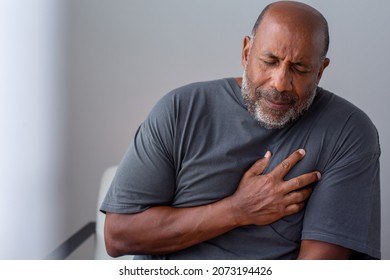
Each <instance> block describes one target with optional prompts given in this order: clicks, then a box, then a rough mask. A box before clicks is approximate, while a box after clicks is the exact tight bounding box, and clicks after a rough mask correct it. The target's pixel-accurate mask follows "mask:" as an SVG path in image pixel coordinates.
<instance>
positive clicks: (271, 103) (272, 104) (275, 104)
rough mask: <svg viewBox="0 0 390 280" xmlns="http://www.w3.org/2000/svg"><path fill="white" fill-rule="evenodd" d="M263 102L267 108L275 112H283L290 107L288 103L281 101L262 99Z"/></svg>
mask: <svg viewBox="0 0 390 280" xmlns="http://www.w3.org/2000/svg"><path fill="white" fill-rule="evenodd" d="M264 101H265V105H266V106H267V107H269V108H270V109H273V110H276V111H285V110H287V109H288V108H290V106H291V103H290V102H285V101H281V100H272V99H264Z"/></svg>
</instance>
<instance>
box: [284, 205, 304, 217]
mask: <svg viewBox="0 0 390 280" xmlns="http://www.w3.org/2000/svg"><path fill="white" fill-rule="evenodd" d="M304 207H305V202H300V203H294V204H290V205H288V206H287V207H286V210H285V214H286V215H292V214H295V213H298V212H299V211H301V210H302V209H303V208H304Z"/></svg>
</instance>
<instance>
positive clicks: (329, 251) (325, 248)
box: [298, 240, 352, 260]
mask: <svg viewBox="0 0 390 280" xmlns="http://www.w3.org/2000/svg"><path fill="white" fill-rule="evenodd" d="M351 253H352V251H351V250H350V249H348V248H345V247H342V246H339V245H336V244H332V243H327V242H322V241H317V240H302V243H301V248H300V251H299V255H298V259H300V260H346V259H349V257H350V256H351Z"/></svg>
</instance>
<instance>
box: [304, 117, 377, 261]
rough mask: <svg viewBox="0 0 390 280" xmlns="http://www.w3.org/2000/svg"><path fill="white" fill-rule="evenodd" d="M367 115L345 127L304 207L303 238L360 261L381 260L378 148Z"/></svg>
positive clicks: (375, 135)
mask: <svg viewBox="0 0 390 280" xmlns="http://www.w3.org/2000/svg"><path fill="white" fill-rule="evenodd" d="M370 124H371V123H370V122H368V121H367V120H365V119H363V120H362V119H359V120H358V121H354V122H353V124H352V125H350V124H349V125H348V126H347V127H346V128H344V131H343V135H342V136H340V139H339V141H338V144H337V145H336V146H335V147H334V150H333V153H332V154H331V159H330V160H329V162H328V164H327V167H326V168H325V170H324V171H323V174H322V178H321V181H320V182H319V183H318V184H317V185H316V186H315V187H314V191H313V194H312V196H311V197H310V199H309V202H308V204H307V207H306V212H305V218H304V225H303V231H302V239H311V240H319V241H324V242H329V243H333V244H337V245H341V246H343V247H346V248H349V249H352V250H354V251H355V253H354V255H353V257H354V258H359V259H380V257H381V256H380V255H381V253H380V174H379V156H380V147H379V140H378V134H377V131H376V129H375V128H374V127H373V125H372V126H371V125H370Z"/></svg>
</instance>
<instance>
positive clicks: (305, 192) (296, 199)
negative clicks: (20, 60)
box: [285, 187, 313, 205]
mask: <svg viewBox="0 0 390 280" xmlns="http://www.w3.org/2000/svg"><path fill="white" fill-rule="evenodd" d="M312 192H313V188H311V187H306V188H303V189H301V190H298V191H293V192H290V193H288V194H287V195H286V198H285V199H286V205H290V204H297V203H302V202H304V201H305V200H307V199H308V198H309V197H310V195H311V194H312Z"/></svg>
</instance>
